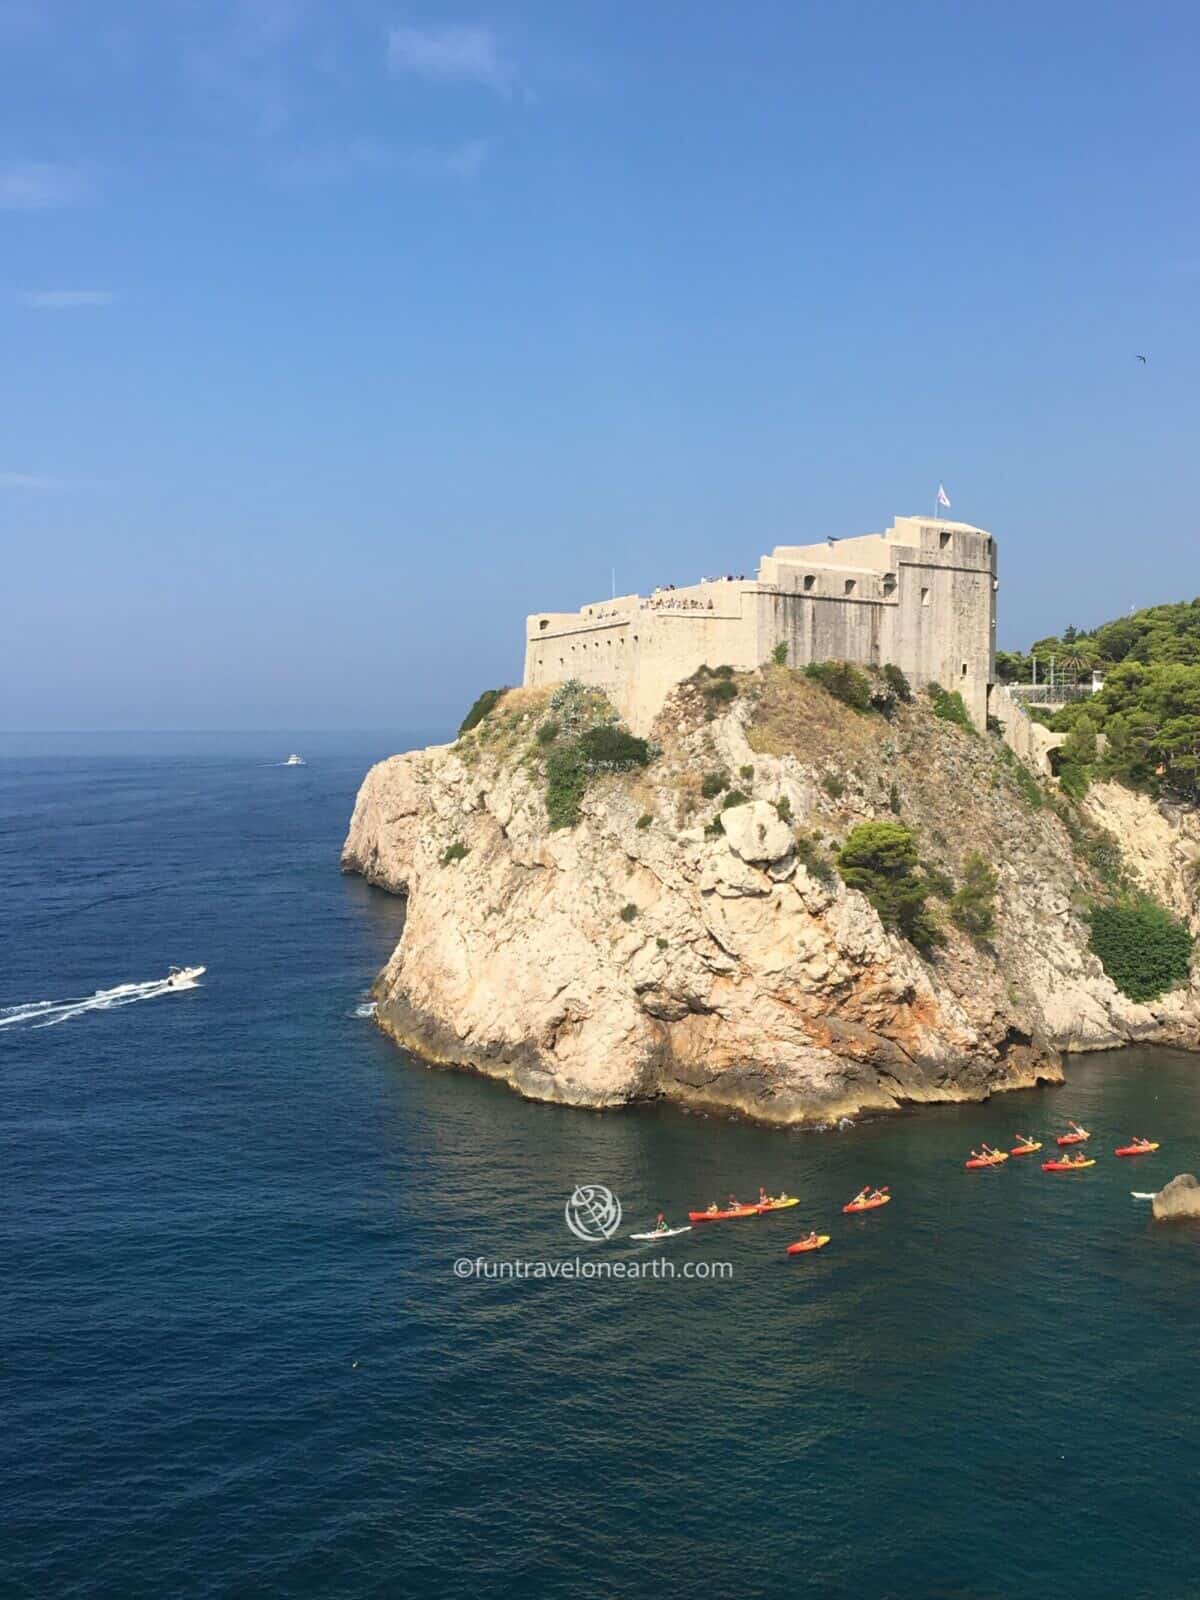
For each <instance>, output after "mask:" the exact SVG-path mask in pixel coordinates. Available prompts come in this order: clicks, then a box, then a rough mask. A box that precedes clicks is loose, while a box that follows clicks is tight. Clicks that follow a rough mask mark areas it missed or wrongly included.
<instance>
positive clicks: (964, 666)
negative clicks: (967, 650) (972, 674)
mask: <svg viewBox="0 0 1200 1600" xmlns="http://www.w3.org/2000/svg"><path fill="white" fill-rule="evenodd" d="M962 675H963V677H964V678H965V677H966V675H967V663H966V662H965V661H964V662H963V670H962Z"/></svg>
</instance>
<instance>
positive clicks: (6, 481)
mask: <svg viewBox="0 0 1200 1600" xmlns="http://www.w3.org/2000/svg"><path fill="white" fill-rule="evenodd" d="M65 487H66V485H65V484H64V483H63V481H62V479H61V478H43V477H40V476H39V475H38V474H36V473H32V472H0V489H64V488H65Z"/></svg>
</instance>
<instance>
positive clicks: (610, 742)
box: [538, 678, 658, 830]
mask: <svg viewBox="0 0 1200 1600" xmlns="http://www.w3.org/2000/svg"><path fill="white" fill-rule="evenodd" d="M550 711H551V713H552V716H551V717H550V719H548V720H550V721H552V722H554V723H555V725H556V733H555V738H554V741H553V743H552V744H550V745H549V746H548V747H547V753H546V758H545V778H546V816H547V817H548V819H549V822H550V827H551V829H552V830H553V829H557V828H573V827H574V826H575V824H576V823H577V822H578V821H579V818H580V815H581V807H582V805H583V797H584V795H585V794H586V793H587V787H588V783H589V781H590V780H591V779H592V778H594V777H596V776H598V775H599V774H600V773H604V772H630V771H632V770H633V769H635V768H638V767H645V766H648V765H649V763H650V762H651V761H652V760H653V759H654V757H655V755H656V754H657V753H658V752H657V748H656V747H655V746H653V745H651V744H650V743H648V742H647V740H645V739H639V738H637V736H636V735H634V734H632V733H630V732H629V731H628V729H626V728H622V727H621V726H620V724H619V723H618V721H617V716H616V712H615V711H614V710H613V708H612V706H611V705H610V704H609V702H608V700H607V698H606V697H605V696H604V695H603V694H601V692H600V691H599V690H597V689H587V688H585V687H584V685H583V684H581V683H579V682H578V681H577V680H576V679H573V678H572V679H570V680H569V681H568V682H566V683H563V684H560V685H559V687H558V688H557V689H556V690H555V691H554V693H553V694H552V695H551V697H550ZM545 727H546V723H543V724H542V727H541V728H539V730H538V742H539V743H540V744H543V745H544V744H545V741H544V740H542V738H541V733H542V728H545ZM648 825H649V824H647V826H648Z"/></svg>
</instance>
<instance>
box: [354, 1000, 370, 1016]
mask: <svg viewBox="0 0 1200 1600" xmlns="http://www.w3.org/2000/svg"><path fill="white" fill-rule="evenodd" d="M354 1015H355V1016H356V1017H373V1016H374V1015H375V1001H374V1000H368V1001H367V1002H366V1003H365V1004H364V1005H361V1006H355V1008H354Z"/></svg>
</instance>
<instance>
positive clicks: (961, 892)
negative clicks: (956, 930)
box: [950, 850, 1000, 939]
mask: <svg viewBox="0 0 1200 1600" xmlns="http://www.w3.org/2000/svg"><path fill="white" fill-rule="evenodd" d="M999 882H1000V879H999V877H998V876H997V874H996V872H995V870H994V869H993V868H992V867H991V866H990V865H989V863H988V861H987V860H986V858H985V857H983V856H981V855H980V854H979V852H978V851H977V850H976V851H972V852H971V854H970V855H969V856H968V857H967V859H966V863H965V865H964V866H963V880H962V883H961V884H960V886H959V887H958V889H956V890H955V892H954V894H953V895H952V896H951V899H950V917H951V920H952V921H953V922H954V923H955V924H956V925H957V926H958V927H960V928H961V929H962V930H963V932H964V933H969V934H972V935H973V936H974V937H975V938H977V939H983V938H986V936H987V935H988V934H989V933H991V931H992V929H993V928H994V927H995V926H996V888H997V886H998V884H999Z"/></svg>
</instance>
